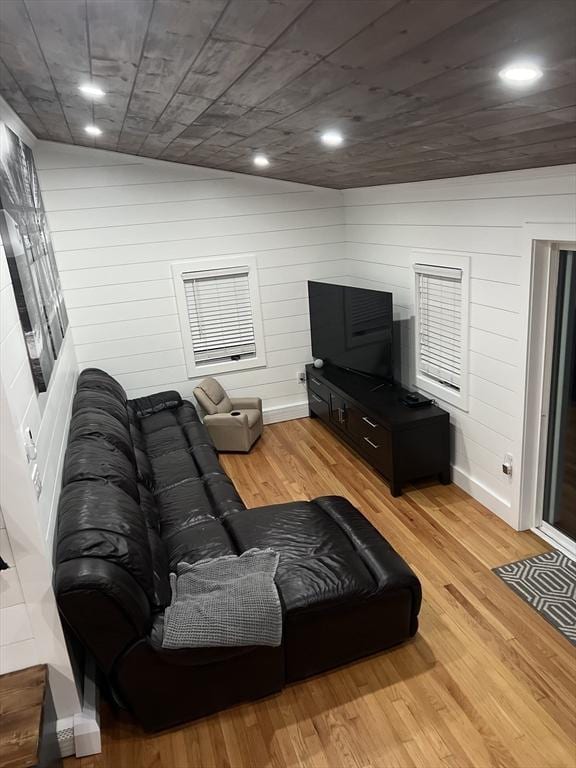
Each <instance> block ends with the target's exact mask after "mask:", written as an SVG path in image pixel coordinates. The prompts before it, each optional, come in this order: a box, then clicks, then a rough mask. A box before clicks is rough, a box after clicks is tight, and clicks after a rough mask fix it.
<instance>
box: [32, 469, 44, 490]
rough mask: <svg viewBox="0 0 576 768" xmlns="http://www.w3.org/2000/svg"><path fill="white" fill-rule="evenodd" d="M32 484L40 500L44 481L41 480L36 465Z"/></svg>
mask: <svg viewBox="0 0 576 768" xmlns="http://www.w3.org/2000/svg"><path fill="white" fill-rule="evenodd" d="M32 483H33V485H34V490H35V491H36V496H37V497H38V498H40V494H41V493H42V479H41V478H40V470H39V469H38V464H35V465H34V469H33V470H32Z"/></svg>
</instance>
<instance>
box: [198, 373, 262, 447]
mask: <svg viewBox="0 0 576 768" xmlns="http://www.w3.org/2000/svg"><path fill="white" fill-rule="evenodd" d="M194 397H195V398H196V400H197V401H198V403H199V404H200V406H201V408H202V409H203V410H204V412H205V416H204V424H205V425H206V428H207V429H208V432H209V433H210V437H211V438H212V440H213V441H214V445H215V446H216V449H217V450H218V451H239V452H243V453H248V451H249V450H250V448H252V446H253V445H254V443H255V442H256V440H258V438H259V437H260V435H261V434H262V400H261V399H260V398H259V397H232V398H230V397H228V395H227V394H226V391H225V390H224V389H223V388H222V387H221V386H220V384H219V383H218V382H217V381H216V379H212V378H208V379H204V381H202V382H201V383H200V384H199V385H198V386H197V387H196V388H195V389H194Z"/></svg>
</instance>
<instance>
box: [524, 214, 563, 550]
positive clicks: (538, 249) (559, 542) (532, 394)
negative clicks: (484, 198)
mask: <svg viewBox="0 0 576 768" xmlns="http://www.w3.org/2000/svg"><path fill="white" fill-rule="evenodd" d="M525 229H526V236H527V239H528V240H529V243H527V245H528V247H529V248H530V250H531V254H532V258H531V264H530V299H529V306H528V323H527V328H526V332H527V333H526V345H527V346H526V349H527V355H526V361H527V363H526V371H525V374H526V378H525V382H526V385H525V393H524V394H525V398H524V424H523V430H522V432H523V439H522V448H521V478H520V486H519V523H520V525H519V528H520V529H525V528H531V529H532V530H534V531H535V532H536V533H538V535H541V536H543V538H546V539H547V540H548V541H550V543H552V544H553V545H554V546H556V547H558V548H560V549H563V550H564V551H566V552H567V553H568V554H570V555H571V556H572V557H576V546H575V545H574V543H573V542H572V541H571V540H570V539H569V538H568V537H567V536H563V534H561V533H560V532H559V531H556V529H554V528H553V526H551V525H549V524H547V523H545V522H543V520H542V512H543V504H544V485H545V476H546V453H547V442H548V427H549V416H550V414H549V405H550V393H551V375H552V357H553V356H552V354H551V351H552V349H553V343H554V328H555V314H556V291H557V285H558V265H559V258H560V251H573V250H576V227H575V226H574V225H571V224H539V225H532V226H527V227H526V228H525Z"/></svg>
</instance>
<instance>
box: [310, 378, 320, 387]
mask: <svg viewBox="0 0 576 768" xmlns="http://www.w3.org/2000/svg"><path fill="white" fill-rule="evenodd" d="M310 382H314V384H318V386H319V387H320V386H322V385H321V384H320V382H319V381H318V379H315V378H314V377H313V376H310Z"/></svg>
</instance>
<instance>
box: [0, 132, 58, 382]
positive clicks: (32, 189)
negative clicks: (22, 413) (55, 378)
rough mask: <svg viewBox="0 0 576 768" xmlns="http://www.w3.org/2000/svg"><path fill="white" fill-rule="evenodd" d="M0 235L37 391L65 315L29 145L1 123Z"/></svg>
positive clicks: (50, 367) (47, 377)
mask: <svg viewBox="0 0 576 768" xmlns="http://www.w3.org/2000/svg"><path fill="white" fill-rule="evenodd" d="M0 238H1V239H2V244H3V246H4V251H5V254H6V258H7V260H8V268H9V270H10V277H11V279H12V285H13V287H14V294H15V296H16V304H17V307H18V314H19V316H20V322H21V324H22V330H23V333H24V339H25V341H26V348H27V351H28V359H29V361H30V368H31V370H32V376H33V378H34V383H35V386H36V390H37V391H38V392H45V391H46V389H47V388H48V382H49V381H50V376H51V374H52V371H53V369H54V364H55V362H56V359H57V357H58V354H59V352H60V348H61V347H62V342H63V339H64V335H65V333H66V329H67V327H68V316H67V314H66V307H65V305H64V298H63V296H62V287H61V285H60V278H59V275H58V269H57V267H56V260H55V258H54V251H53V248H52V242H51V240H50V232H49V231H48V223H47V220H46V214H45V211H44V205H43V203H42V195H41V193H40V187H39V184H38V176H37V174H36V167H35V165H34V157H33V155H32V150H31V149H30V147H28V146H27V145H26V144H24V142H23V141H22V140H21V139H20V138H19V137H18V136H17V135H16V134H15V133H14V132H13V131H12V130H10V128H8V127H7V126H6V125H4V124H3V123H0Z"/></svg>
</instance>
